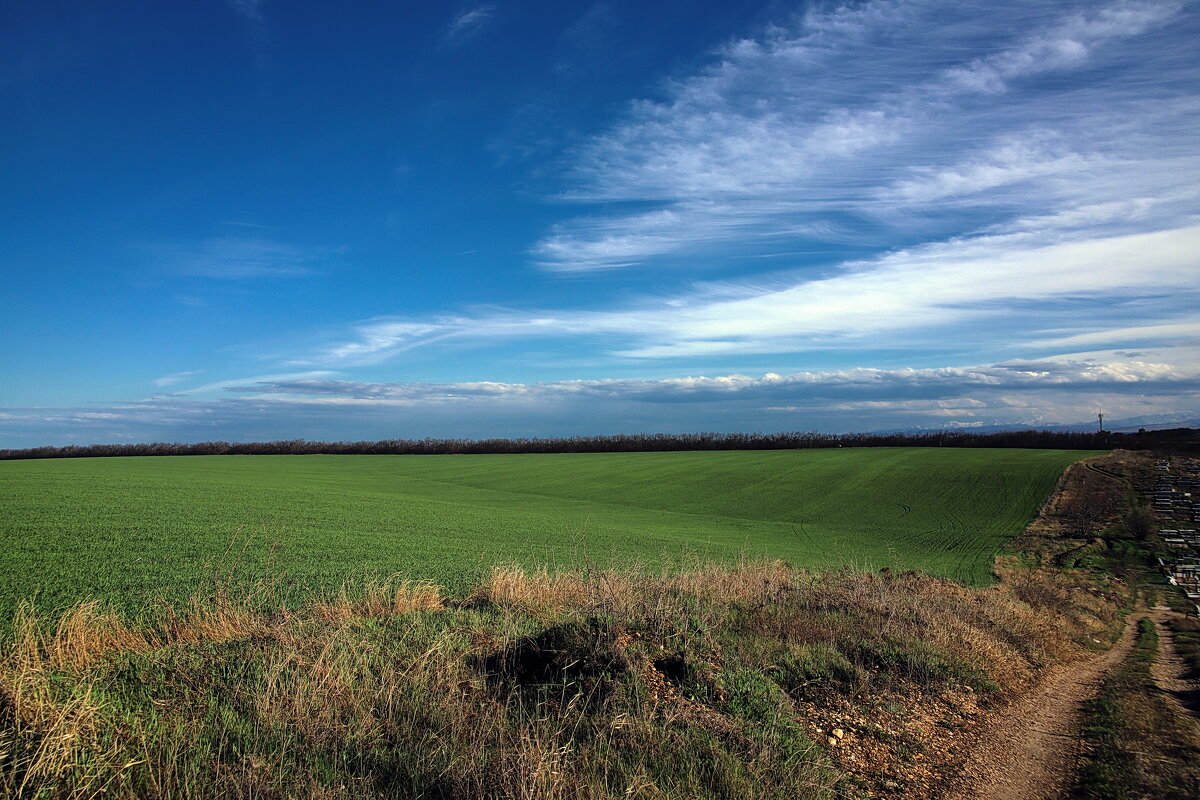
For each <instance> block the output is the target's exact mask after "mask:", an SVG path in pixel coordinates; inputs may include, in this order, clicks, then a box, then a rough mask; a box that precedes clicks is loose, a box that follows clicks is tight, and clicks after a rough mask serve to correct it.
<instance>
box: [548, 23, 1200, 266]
mask: <svg viewBox="0 0 1200 800" xmlns="http://www.w3.org/2000/svg"><path fill="white" fill-rule="evenodd" d="M1185 8H1186V7H1185V5H1184V4H1182V3H1178V2H1173V1H1168V0H1163V1H1162V2H1153V1H1150V2H1126V1H1123V0H1119V1H1118V2H1110V3H1104V4H1091V3H1088V4H1084V3H1063V4H1044V3H1033V2H1024V3H1020V2H1019V3H1014V4H1004V5H996V4H994V3H982V2H961V3H954V4H950V3H944V2H918V3H893V2H886V1H885V0H875V2H869V3H866V4H863V5H860V6H854V7H847V6H836V7H832V8H827V9H826V10H822V11H813V12H811V13H809V14H808V15H806V16H805V17H803V18H801V19H800V20H799V21H798V22H797V23H796V24H795V25H793V26H790V27H785V28H775V29H771V30H768V31H766V32H765V33H764V34H762V35H761V36H760V37H758V38H757V39H743V40H739V41H736V42H733V43H731V44H730V45H729V46H727V47H726V48H725V49H724V50H723V51H722V52H721V54H720V59H719V61H718V62H717V63H716V64H714V65H713V66H711V67H710V68H708V69H707V70H705V71H702V72H701V73H700V74H698V75H694V76H691V77H686V78H682V79H680V80H678V81H677V82H675V83H672V84H669V85H668V86H667V87H666V88H665V90H664V94H665V97H664V99H662V100H658V101H650V100H645V101H640V102H637V103H634V104H633V105H632V106H631V108H630V110H629V113H628V115H627V118H626V119H625V121H624V122H622V123H621V124H619V125H617V126H616V127H614V128H613V129H612V130H610V131H609V132H607V133H605V134H602V135H600V136H597V137H595V138H594V139H592V140H591V141H590V142H588V143H587V144H586V145H584V146H583V147H582V148H581V149H580V151H579V152H578V153H577V156H576V162H575V166H574V169H573V171H572V172H571V174H570V176H569V177H570V187H571V188H570V189H569V190H568V191H566V192H564V193H563V195H562V197H563V199H567V200H574V201H584V202H589V203H597V204H600V205H601V210H602V211H603V212H606V213H594V212H593V213H589V214H587V215H586V216H581V217H577V218H574V219H572V220H569V221H567V222H564V223H560V224H559V225H557V226H556V227H555V228H554V229H553V230H552V231H551V232H550V233H549V234H548V235H547V236H545V237H544V238H543V239H542V240H541V241H539V242H538V243H536V244H535V245H534V247H533V248H532V250H531V252H532V254H533V255H534V257H535V258H536V259H537V260H538V262H539V263H540V264H541V265H543V266H544V267H546V268H548V269H551V270H560V271H568V272H577V271H583V270H595V269H612V268H618V267H630V266H634V265H641V266H643V267H645V266H648V265H650V264H654V263H657V262H658V261H661V260H662V259H663V258H664V257H667V256H671V257H673V258H675V259H676V260H682V261H686V262H689V263H693V264H696V265H698V266H705V265H711V264H712V263H714V258H713V256H714V246H717V245H724V246H725V247H726V248H728V247H731V246H733V245H735V244H740V245H742V246H743V247H745V246H749V247H754V246H755V244H754V243H755V241H756V240H761V239H762V238H763V237H768V236H791V237H792V238H796V239H801V240H804V239H809V240H811V239H819V238H821V232H822V231H823V230H837V231H839V234H842V235H844V232H845V231H846V230H847V226H849V227H850V229H851V230H854V229H857V231H858V233H859V235H860V236H862V237H865V238H866V239H869V238H870V237H869V235H868V232H869V231H870V230H871V225H877V224H879V223H881V222H882V223H884V224H887V225H890V226H894V227H895V228H897V229H898V230H903V231H906V232H912V231H915V230H921V229H925V228H934V229H939V230H943V231H944V230H946V226H947V225H948V224H949V223H950V222H951V221H953V222H954V223H956V224H958V225H959V227H960V229H961V230H962V231H964V232H966V231H969V230H970V229H971V226H972V225H973V224H976V223H975V222H973V220H974V219H976V218H977V216H976V217H973V216H971V215H978V214H979V213H980V212H981V211H986V212H987V213H988V214H989V216H990V217H991V219H990V220H989V222H990V223H991V224H993V225H994V224H997V223H996V219H997V218H1004V217H1011V216H1014V215H1016V214H1018V213H1019V214H1022V215H1024V216H1027V217H1028V216H1031V214H1030V211H1031V210H1036V211H1037V213H1038V214H1039V215H1040V216H1043V217H1049V216H1052V215H1066V214H1071V213H1073V212H1074V211H1075V210H1076V209H1077V207H1079V206H1081V205H1086V206H1092V207H1095V206H1097V205H1098V204H1103V203H1115V202H1120V201H1123V200H1127V199H1129V198H1130V197H1135V198H1142V199H1143V200H1144V201H1145V202H1146V203H1148V204H1151V205H1154V204H1155V203H1156V202H1157V200H1158V199H1159V198H1162V197H1165V196H1178V195H1180V194H1182V195H1184V196H1185V197H1186V199H1183V198H1179V197H1176V199H1177V200H1180V199H1182V202H1177V203H1171V204H1168V203H1162V202H1158V203H1157V206H1158V207H1157V211H1158V213H1159V214H1160V215H1161V216H1160V218H1159V219H1158V220H1157V225H1158V226H1159V227H1163V226H1165V225H1167V224H1172V223H1173V224H1180V223H1181V222H1182V221H1184V218H1185V217H1187V216H1190V214H1191V213H1192V212H1191V209H1194V207H1195V204H1196V201H1197V199H1198V192H1197V190H1196V187H1195V182H1194V181H1193V180H1191V178H1190V176H1191V175H1194V174H1196V171H1197V169H1198V168H1200V159H1198V158H1197V157H1196V152H1195V146H1194V138H1193V137H1192V136H1191V134H1190V131H1192V130H1194V129H1195V126H1196V124H1197V122H1200V110H1198V109H1197V106H1196V102H1195V92H1194V91H1193V90H1192V89H1190V88H1188V87H1190V86H1191V82H1192V80H1193V79H1194V76H1192V75H1190V74H1189V73H1190V72H1191V70H1190V69H1189V68H1188V67H1186V66H1181V65H1180V64H1179V63H1178V62H1177V61H1173V60H1171V54H1170V52H1169V51H1170V48H1169V47H1167V46H1165V45H1164V43H1163V42H1162V41H1160V40H1159V39H1156V38H1155V37H1156V36H1158V35H1159V34H1162V35H1164V36H1169V35H1170V30H1169V29H1168V26H1169V25H1170V24H1171V23H1173V22H1176V21H1177V19H1178V17H1179V16H1180V15H1181V14H1182V13H1184V9H1185ZM1164 31H1165V33H1164ZM1010 32H1011V33H1010ZM1177 40H1178V37H1176V39H1174V40H1169V41H1167V43H1166V44H1167V45H1175V44H1176V42H1177ZM1160 51H1161V52H1160ZM979 53H985V55H977V54H979ZM1101 70H1103V72H1100V71H1101ZM1048 75H1053V76H1056V77H1055V79H1054V80H1043V79H1042V78H1044V77H1045V76H1048ZM1189 142H1190V144H1189ZM1180 159H1182V163H1181V162H1180ZM1181 168H1182V169H1181ZM947 200H953V201H956V203H958V204H961V205H962V206H963V207H962V208H960V209H959V210H958V212H957V213H958V214H959V216H958V217H955V216H954V214H953V213H952V212H953V211H954V208H953V207H947V205H946V202H945V201H947ZM630 201H637V202H639V203H642V204H645V203H651V204H656V205H657V208H651V209H649V210H645V209H642V210H639V211H637V212H636V213H629V212H628V211H626V210H624V208H625V207H624V205H623V204H626V203H628V202H630ZM933 204H936V207H932V206H933ZM930 215H933V216H934V219H932V220H931V219H928V218H927V217H929V216H930ZM855 226H857V228H855ZM1143 229H1144V228H1143ZM718 252H723V251H718ZM717 263H720V262H719V261H717Z"/></svg>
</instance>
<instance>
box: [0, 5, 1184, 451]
mask: <svg viewBox="0 0 1200 800" xmlns="http://www.w3.org/2000/svg"><path fill="white" fill-rule="evenodd" d="M1197 41H1200V5H1198V4H1197V3H1196V2H1194V1H1193V2H1186V1H1183V2H1181V1H1178V0H1122V1H1119V2H1079V3H1071V2H1059V1H1056V2H1020V1H1018V2H1013V3H1005V4H996V3H991V2H970V1H967V2H963V1H962V0H956V1H955V2H949V0H945V1H938V0H911V1H910V2H902V1H896V2H885V1H884V0H868V1H867V2H859V3H791V4H789V3H781V2H760V3H754V2H746V3H737V4H733V3H725V2H709V3H705V2H698V3H688V4H681V3H673V2H639V3H632V2H617V0H609V1H606V2H594V3H589V2H583V3H562V2H557V3H551V2H510V3H502V2H493V3H463V4H458V5H455V4H452V3H446V4H438V3H428V4H395V3H369V2H363V3H352V4H317V3H283V2H270V1H269V0H229V1H228V2H222V0H210V1H209V2H196V3H187V4H179V3H151V2H144V3H135V2H120V1H119V0H118V2H114V3H108V4H104V5H102V6H101V5H96V4H78V3H70V4H66V3H55V2H44V1H39V2H11V3H7V4H6V5H5V10H4V11H3V18H2V22H0V109H3V112H2V113H3V119H4V120H5V123H4V124H3V125H0V153H2V154H3V155H2V156H0V170H2V172H0V208H2V209H3V214H2V215H0V274H2V276H3V284H2V286H3V295H2V296H3V298H4V314H3V315H2V316H0V337H2V342H3V348H2V355H0V446H10V447H12V446H18V447H19V446H30V445H37V444H50V443H53V444H66V443H91V442H110V441H112V442H119V441H131V440H132V441H144V440H169V441H194V440H203V439H228V440H254V439H277V438H294V437H304V438H309V439H361V438H368V439H377V438H393V437H417V438H419V437H423V436H470V437H479V436H496V435H499V436H505V435H521V436H527V435H570V434H591V433H616V432H637V431H689V430H727V431H734V430H743V431H772V430H797V429H799V430H823V431H834V432H836V431H863V430H878V429H887V428H897V427H912V426H929V427H938V426H950V427H971V426H978V425H992V424H1016V423H1070V422H1076V421H1080V420H1085V419H1088V418H1091V417H1092V416H1094V414H1095V412H1096V411H1097V410H1100V409H1103V410H1104V411H1105V413H1106V415H1107V416H1108V417H1109V418H1110V419H1111V418H1134V417H1137V418H1156V419H1157V418H1162V419H1185V418H1194V417H1195V416H1197V415H1200V400H1198V399H1197V396H1198V389H1200V347H1198V344H1200V312H1198V311H1197V309H1198V308H1200V302H1198V300H1200V288H1198V285H1200V280H1198V279H1200V219H1198V216H1197V209H1200V205H1198V203H1197V201H1198V199H1200V134H1198V131H1200V91H1198V87H1200V57H1198V56H1197V55H1196V52H1197V51H1196V47H1195V43H1196V42H1197Z"/></svg>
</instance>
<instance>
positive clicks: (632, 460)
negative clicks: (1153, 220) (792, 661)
mask: <svg viewBox="0 0 1200 800" xmlns="http://www.w3.org/2000/svg"><path fill="white" fill-rule="evenodd" d="M1086 455H1089V453H1087V452H1081V451H1063V450H1000V449H980V450H968V449H934V448H924V449H921V448H912V449H905V448H894V449H893V448H867V449H849V448H847V449H836V450H789V451H740V452H679V453H612V454H556V455H484V456H200V457H156V458H107V459H61V460H46V461H9V462H0V542H2V547H0V620H3V619H8V618H9V617H10V616H11V613H12V609H13V607H14V603H15V602H16V601H17V600H19V599H20V598H24V597H29V596H32V595H34V594H37V596H38V604H39V605H40V606H42V607H43V608H45V609H47V610H49V609H53V608H56V607H59V606H61V605H64V604H66V603H68V602H70V601H73V600H77V599H80V598H84V597H97V598H103V599H110V600H114V601H116V602H117V603H118V604H120V605H124V606H127V607H130V606H132V607H136V606H137V604H138V603H140V602H143V601H144V600H146V599H147V598H149V597H151V596H152V595H154V594H159V593H161V594H163V595H166V596H167V597H168V598H171V599H178V598H179V597H181V596H184V595H186V594H188V593H190V592H191V591H193V590H195V589H197V588H200V585H201V582H202V581H203V580H204V579H205V576H206V574H207V572H206V567H205V564H206V563H209V562H212V561H213V560H214V559H220V558H221V557H222V553H223V552H224V551H226V549H227V547H228V545H229V543H230V541H231V540H233V539H235V538H239V536H240V538H241V539H242V540H243V541H244V540H246V539H247V538H248V539H249V541H250V545H249V548H248V550H247V552H246V562H247V564H248V566H250V567H251V568H252V569H253V568H255V567H256V566H261V565H262V564H263V563H264V559H267V558H268V551H270V550H272V549H273V548H274V549H275V550H276V552H275V554H274V556H273V559H274V561H273V562H272V564H273V566H272V567H271V568H272V569H279V570H281V571H283V572H284V573H285V574H286V576H287V581H288V582H289V584H290V585H293V586H294V587H295V591H296V592H297V593H300V592H302V591H308V590H311V589H318V590H324V589H336V588H337V587H338V586H340V585H341V584H342V583H343V582H344V581H345V580H346V579H347V577H348V576H355V575H359V576H361V575H363V574H364V573H368V572H370V573H378V574H389V573H394V572H399V573H403V574H405V575H410V576H412V577H415V578H427V579H431V580H434V581H437V582H440V583H442V584H444V585H447V586H450V587H452V588H453V587H461V586H464V585H466V584H468V583H470V582H471V581H473V580H474V579H475V578H477V577H478V575H479V574H480V572H482V571H485V570H487V569H488V568H489V567H490V565H491V564H493V563H495V562H497V561H515V562H519V563H523V564H546V563H548V564H552V565H555V564H557V565H563V566H567V565H578V564H580V563H583V562H584V561H585V560H586V561H589V562H591V563H595V564H597V565H600V566H608V565H610V564H613V563H617V564H623V563H629V562H635V563H640V564H645V565H655V564H658V563H661V562H663V561H668V562H669V561H672V560H677V559H680V558H686V557H691V556H697V557H702V558H706V559H716V560H733V559H736V558H738V557H739V556H742V555H749V556H770V557H778V558H782V559H786V560H788V561H790V562H792V563H795V564H800V565H811V566H814V567H830V566H840V565H852V566H855V567H859V568H868V569H872V568H879V567H883V566H890V567H892V568H894V569H910V568H911V569H921V570H926V571H929V572H931V573H934V574H938V575H944V576H948V577H951V578H955V579H957V580H961V581H965V582H967V583H975V584H978V583H985V582H987V581H988V580H989V579H990V566H991V561H992V558H993V556H994V555H995V554H996V553H997V552H998V551H999V550H1000V548H1001V547H1002V546H1003V545H1004V543H1005V541H1006V540H1007V539H1008V538H1009V537H1011V536H1013V535H1015V534H1016V533H1018V532H1019V531H1020V530H1021V529H1022V527H1023V526H1024V525H1025V524H1026V523H1027V522H1028V520H1029V519H1030V518H1031V517H1032V516H1033V515H1034V514H1035V513H1036V511H1037V509H1038V507H1039V506H1040V504H1041V503H1042V502H1043V501H1044V500H1045V498H1046V497H1047V496H1048V494H1049V493H1050V491H1051V489H1052V488H1053V485H1054V482H1055V479H1056V478H1057V477H1058V475H1059V474H1060V472H1061V471H1062V470H1063V468H1064V467H1065V466H1066V465H1067V464H1069V463H1071V462H1072V461H1075V460H1077V459H1079V458H1082V457H1084V456H1086ZM239 532H240V534H239ZM226 558H227V559H228V558H229V557H228V556H226Z"/></svg>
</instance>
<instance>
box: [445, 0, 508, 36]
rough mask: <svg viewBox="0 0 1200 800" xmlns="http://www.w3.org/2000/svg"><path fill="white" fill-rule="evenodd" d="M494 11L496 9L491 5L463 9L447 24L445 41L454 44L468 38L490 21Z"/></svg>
mask: <svg viewBox="0 0 1200 800" xmlns="http://www.w3.org/2000/svg"><path fill="white" fill-rule="evenodd" d="M495 13H496V9H495V8H494V7H493V6H491V5H478V6H472V7H471V8H466V9H463V10H462V11H460V12H459V13H458V15H457V16H456V17H455V18H454V19H453V20H452V21H451V22H450V24H449V26H447V28H446V33H445V37H444V38H445V41H446V42H449V43H451V44H455V43H458V42H462V41H465V40H466V39H470V38H471V37H472V36H475V35H476V34H477V33H479V32H480V31H481V30H482V29H483V27H484V26H485V25H487V24H488V22H490V21H491V19H492V17H493V16H495Z"/></svg>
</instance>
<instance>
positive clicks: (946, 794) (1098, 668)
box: [941, 610, 1145, 800]
mask: <svg viewBox="0 0 1200 800" xmlns="http://www.w3.org/2000/svg"><path fill="white" fill-rule="evenodd" d="M1143 616H1145V612H1143V611H1140V610H1139V611H1138V612H1136V613H1134V614H1131V615H1130V618H1129V620H1128V622H1127V623H1126V626H1125V630H1124V632H1123V633H1122V634H1121V638H1120V639H1119V640H1118V641H1117V643H1116V644H1115V645H1114V646H1113V647H1112V648H1111V649H1110V650H1108V651H1106V652H1104V653H1101V654H1100V655H1097V656H1094V657H1092V658H1090V659H1088V660H1086V661H1079V662H1075V663H1074V664H1064V665H1061V666H1058V667H1054V668H1052V669H1051V670H1049V672H1048V674H1047V675H1046V677H1045V678H1044V679H1043V680H1042V682H1041V684H1039V685H1038V687H1037V688H1036V689H1034V690H1033V691H1031V692H1030V693H1029V694H1027V695H1026V696H1025V697H1023V698H1021V699H1020V700H1018V701H1017V702H1016V703H1014V704H1013V705H1011V706H1009V707H1008V708H1006V709H1004V711H1003V712H1002V713H1001V714H999V715H997V716H996V717H994V718H992V719H991V720H990V721H988V722H987V723H985V725H984V727H983V728H982V730H981V731H980V732H979V734H978V736H977V737H976V741H975V742H974V743H973V746H972V749H971V752H970V755H969V756H968V757H967V761H966V763H965V764H964V765H963V767H962V770H961V771H960V772H959V774H958V775H956V776H955V777H954V778H952V779H951V780H950V781H949V782H948V784H947V786H946V788H945V789H944V790H943V793H942V795H941V800H1061V798H1065V797H1066V796H1067V792H1068V791H1069V790H1070V785H1071V781H1072V778H1073V776H1074V774H1075V768H1076V765H1077V763H1078V761H1079V756H1080V752H1081V742H1080V739H1079V724H1080V715H1081V706H1082V704H1083V701H1084V700H1087V699H1088V698H1090V697H1093V696H1094V695H1095V694H1096V692H1097V691H1098V690H1099V687H1100V682H1101V681H1102V680H1103V678H1104V675H1105V674H1106V673H1107V672H1108V670H1109V669H1110V668H1111V667H1113V666H1115V665H1116V664H1118V663H1120V661H1121V659H1122V658H1124V657H1125V655H1126V654H1127V653H1128V652H1129V650H1130V648H1131V647H1132V646H1133V640H1134V632H1135V630H1136V625H1137V621H1138V620H1139V619H1141V618H1142V617H1143Z"/></svg>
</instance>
